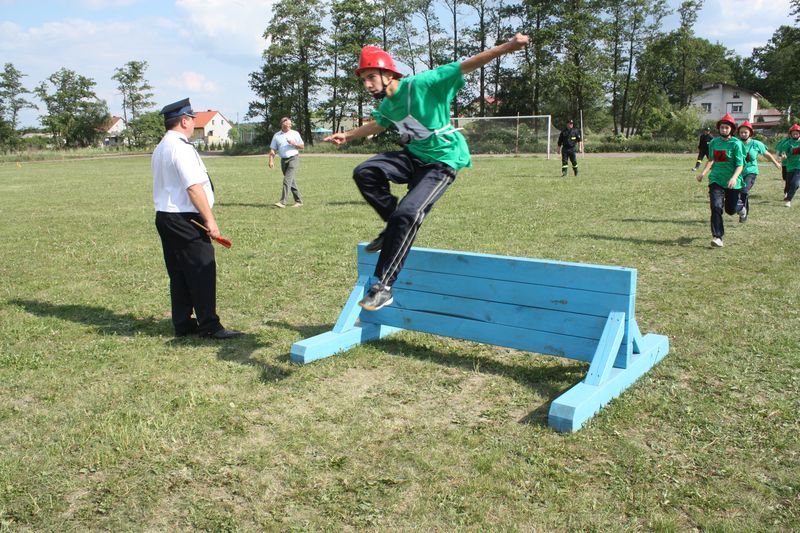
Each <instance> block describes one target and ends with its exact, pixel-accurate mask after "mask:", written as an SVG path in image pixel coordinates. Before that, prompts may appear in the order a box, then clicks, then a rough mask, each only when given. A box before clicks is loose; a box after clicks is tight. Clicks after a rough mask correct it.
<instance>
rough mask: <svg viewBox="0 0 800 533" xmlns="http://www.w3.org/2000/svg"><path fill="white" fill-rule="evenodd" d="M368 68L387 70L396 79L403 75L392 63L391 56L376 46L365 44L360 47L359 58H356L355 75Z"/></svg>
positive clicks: (359, 74)
mask: <svg viewBox="0 0 800 533" xmlns="http://www.w3.org/2000/svg"><path fill="white" fill-rule="evenodd" d="M368 68H377V69H381V70H388V71H389V72H391V73H392V74H394V75H395V76H396V77H397V78H398V79H399V78H402V77H403V75H402V74H401V73H400V70H398V68H397V65H395V64H394V60H393V59H392V56H390V55H389V53H388V52H386V51H385V50H381V49H380V48H378V47H377V46H365V47H364V48H362V49H361V58H360V59H359V60H358V68H357V69H356V76H361V72H363V71H364V70H366V69H368Z"/></svg>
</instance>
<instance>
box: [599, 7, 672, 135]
mask: <svg viewBox="0 0 800 533" xmlns="http://www.w3.org/2000/svg"><path fill="white" fill-rule="evenodd" d="M668 12H669V10H668V8H667V5H666V2H665V0H609V2H608V4H607V14H608V20H607V26H606V29H607V33H606V39H605V41H606V55H607V57H608V63H609V75H608V78H607V84H606V86H607V91H608V94H609V96H610V97H611V118H612V122H613V126H614V134H618V133H620V132H621V131H623V130H625V131H626V135H629V134H630V120H629V118H630V114H631V110H630V103H631V96H632V95H631V88H632V83H633V77H634V74H635V70H634V66H635V65H636V63H637V61H638V60H639V58H640V57H641V56H642V54H643V53H644V50H645V47H646V45H647V43H648V42H651V41H652V40H653V39H654V38H655V37H656V36H657V35H658V34H659V31H660V28H661V22H662V19H663V18H664V17H665V16H666V15H667V14H668Z"/></svg>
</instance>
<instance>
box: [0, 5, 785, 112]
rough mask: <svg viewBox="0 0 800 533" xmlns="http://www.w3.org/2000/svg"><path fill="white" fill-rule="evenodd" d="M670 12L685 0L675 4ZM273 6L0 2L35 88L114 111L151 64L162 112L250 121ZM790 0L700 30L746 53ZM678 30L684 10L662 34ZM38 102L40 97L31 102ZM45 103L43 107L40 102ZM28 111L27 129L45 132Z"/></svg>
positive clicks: (20, 65)
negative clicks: (131, 66) (141, 68)
mask: <svg viewBox="0 0 800 533" xmlns="http://www.w3.org/2000/svg"><path fill="white" fill-rule="evenodd" d="M668 1H669V4H670V6H671V7H673V8H675V7H677V6H678V5H680V3H681V0H668ZM274 3H275V0H71V1H67V0H63V1H58V0H0V64H5V63H13V64H14V66H15V67H16V68H17V69H18V70H20V71H21V72H22V73H23V74H25V75H26V76H25V77H24V78H23V79H22V82H23V85H24V86H25V87H27V88H28V89H32V88H33V87H35V86H36V85H38V84H39V83H40V82H42V81H43V80H45V79H46V78H47V77H48V76H50V75H51V74H53V73H55V72H56V71H58V70H59V69H60V68H62V67H66V68H68V69H71V70H74V71H75V72H77V73H78V74H80V75H82V76H86V77H89V78H92V79H93V80H94V81H95V82H96V84H97V85H96V86H95V92H96V93H97V96H98V97H100V98H101V99H103V100H105V101H106V102H107V103H108V106H109V111H110V112H111V114H113V115H122V99H121V97H120V95H119V93H118V91H117V89H116V85H117V82H115V81H113V80H112V79H111V76H113V75H114V72H115V69H117V68H121V67H124V66H125V64H126V63H128V62H129V61H146V62H147V63H148V68H147V70H146V72H145V78H146V79H147V80H148V82H149V83H150V85H152V86H153V89H154V90H153V92H154V98H153V100H154V101H155V102H156V104H157V107H158V108H160V107H162V106H164V105H166V104H168V103H171V102H174V101H177V100H180V99H182V98H185V97H189V98H191V101H192V106H193V107H194V109H195V110H196V111H204V110H207V109H213V110H217V111H220V112H221V113H222V114H223V115H225V116H226V117H227V118H228V119H229V120H231V121H238V120H244V116H245V114H246V113H247V108H248V103H249V102H250V101H251V100H253V99H254V98H255V96H254V95H253V93H252V91H251V90H250V87H249V83H248V82H249V75H250V73H251V72H254V71H256V70H258V69H259V68H260V66H261V64H262V59H261V54H262V52H263V51H264V48H265V47H266V41H265V40H264V38H263V37H262V35H263V33H264V30H265V29H266V27H267V24H268V23H269V20H270V17H271V12H272V5H273V4H274ZM788 13H789V0H706V1H705V2H704V4H703V8H702V10H701V12H700V14H699V17H698V21H697V24H696V25H695V34H696V35H697V36H699V37H703V38H706V39H708V40H710V41H711V42H719V43H720V44H722V45H724V46H725V47H727V48H729V49H732V50H734V51H735V52H736V53H737V54H739V55H742V56H749V55H750V54H751V52H752V49H753V48H754V47H757V46H763V45H764V44H766V42H767V41H768V40H769V39H770V37H771V36H772V34H773V33H774V31H775V30H776V29H777V28H778V27H779V26H780V25H781V24H788V23H789V17H788ZM677 25H678V16H677V14H675V15H672V16H670V17H669V18H667V19H666V21H665V29H667V30H671V29H673V28H675V27H676V26H677ZM32 99H33V100H34V101H35V102H36V103H39V102H38V99H36V98H35V97H32ZM42 107H43V106H42ZM41 113H42V111H41V110H25V111H23V112H22V113H21V115H20V126H22V127H27V126H39V125H40V124H39V115H40V114H41Z"/></svg>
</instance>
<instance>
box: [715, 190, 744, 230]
mask: <svg viewBox="0 0 800 533" xmlns="http://www.w3.org/2000/svg"><path fill="white" fill-rule="evenodd" d="M741 192H742V191H741V189H727V188H725V187H721V186H719V185H718V184H716V183H711V184H709V185H708V198H709V203H710V205H711V235H712V236H714V237H715V238H716V237H719V238H720V239H721V238H722V237H723V235H725V224H724V223H723V221H722V212H723V211H724V212H725V213H728V214H729V215H735V214H736V213H738V212H739V211H741V210H742V197H741Z"/></svg>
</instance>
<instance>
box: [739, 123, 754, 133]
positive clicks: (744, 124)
mask: <svg viewBox="0 0 800 533" xmlns="http://www.w3.org/2000/svg"><path fill="white" fill-rule="evenodd" d="M742 128H747V129H748V130H750V135H752V134H753V125H752V124H750V121H749V120H745V121H744V122H742V123H741V124H740V125H739V130H740V129H742ZM739 130H736V131H739Z"/></svg>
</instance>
